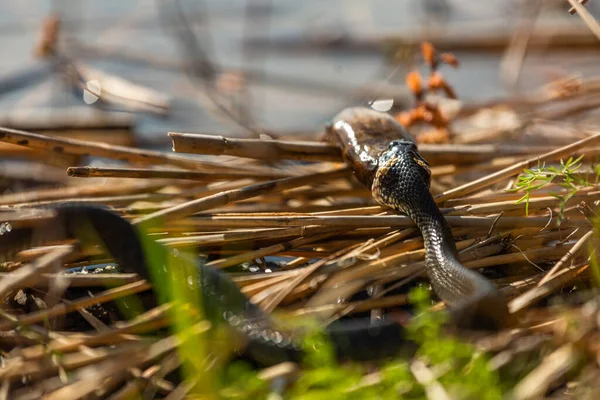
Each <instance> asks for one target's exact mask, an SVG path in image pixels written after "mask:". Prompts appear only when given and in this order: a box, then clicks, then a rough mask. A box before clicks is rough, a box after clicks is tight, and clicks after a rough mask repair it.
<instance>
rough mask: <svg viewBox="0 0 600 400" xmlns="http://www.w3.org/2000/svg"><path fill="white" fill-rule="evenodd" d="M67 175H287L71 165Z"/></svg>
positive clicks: (199, 177)
mask: <svg viewBox="0 0 600 400" xmlns="http://www.w3.org/2000/svg"><path fill="white" fill-rule="evenodd" d="M67 175H68V176H70V177H74V178H135V179H156V178H161V179H189V180H197V181H211V180H212V181H218V180H226V179H240V178H276V177H282V176H286V174H282V173H277V172H276V171H273V172H271V173H268V174H265V173H262V172H260V173H257V172H253V171H244V170H239V171H235V170H233V171H226V172H225V171H224V172H214V171H213V172H197V171H188V170H184V169H144V168H107V167H69V168H67Z"/></svg>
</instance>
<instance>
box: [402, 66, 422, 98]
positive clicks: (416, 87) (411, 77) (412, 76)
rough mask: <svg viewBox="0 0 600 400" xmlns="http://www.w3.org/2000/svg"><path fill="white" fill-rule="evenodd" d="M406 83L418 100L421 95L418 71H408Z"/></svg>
mask: <svg viewBox="0 0 600 400" xmlns="http://www.w3.org/2000/svg"><path fill="white" fill-rule="evenodd" d="M406 85H407V86H408V88H409V89H410V91H411V92H412V93H413V94H414V95H415V97H417V99H418V100H420V98H421V96H422V90H423V88H422V86H421V74H419V72H418V71H413V72H409V73H408V74H407V75H406Z"/></svg>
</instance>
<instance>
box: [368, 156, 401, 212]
mask: <svg viewBox="0 0 600 400" xmlns="http://www.w3.org/2000/svg"><path fill="white" fill-rule="evenodd" d="M398 161H399V158H398V156H397V155H396V156H393V157H391V158H390V159H388V160H387V161H386V162H385V164H383V165H380V166H379V168H377V172H376V173H375V179H373V185H372V186H371V194H372V196H373V198H374V199H375V201H376V202H377V203H379V204H381V205H383V206H386V207H391V208H394V209H398V207H399V205H398V204H397V202H396V201H395V200H394V199H393V198H392V197H390V193H385V192H382V191H381V185H380V182H381V180H382V179H383V177H384V176H385V175H387V173H388V171H389V170H390V168H392V167H393V166H394V165H395V164H396V163H398Z"/></svg>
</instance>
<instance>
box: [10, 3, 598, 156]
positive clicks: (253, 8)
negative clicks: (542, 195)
mask: <svg viewBox="0 0 600 400" xmlns="http://www.w3.org/2000/svg"><path fill="white" fill-rule="evenodd" d="M586 7H587V9H588V10H589V11H590V13H592V14H593V15H598V8H599V7H598V5H597V4H595V2H594V1H590V2H589V3H588V4H586ZM569 8H570V5H569V3H568V1H566V0H564V1H563V0H544V1H540V0H535V1H517V0H513V1H507V0H500V1H491V0H490V1H485V2H481V1H478V0H397V1H381V0H378V1H361V0H344V1H341V0H340V1H303V2H298V1H269V0H247V1H225V0H220V1H215V0H205V1H199V0H197V1H191V0H190V1H183V0H181V1H151V0H131V1H119V0H105V1H102V2H98V1H89V0H77V1H75V0H71V1H68V0H54V1H36V0H26V1H18V2H16V1H9V0H3V1H1V2H0V49H2V50H1V52H2V57H0V125H4V126H12V127H16V128H23V129H32V130H33V129H37V130H38V131H47V129H52V128H57V127H60V126H61V123H63V124H62V126H64V120H65V119H66V120H70V119H74V120H80V118H79V117H78V116H80V117H81V118H86V116H87V119H88V121H89V118H90V117H89V113H91V112H93V113H95V116H96V117H98V118H100V119H101V120H102V121H105V122H104V123H105V124H108V125H111V124H112V125H115V124H116V125H123V124H124V125H126V126H127V131H128V132H134V138H135V144H137V145H142V146H146V147H161V148H168V147H169V145H170V143H169V140H168V136H167V135H166V133H167V132H168V131H179V132H196V133H209V134H211V133H215V134H222V135H227V136H237V137H244V136H248V135H250V136H256V135H260V134H261V133H262V134H265V133H266V134H270V135H272V136H289V135H293V136H296V137H299V138H300V137H301V138H314V137H316V133H317V132H318V131H319V130H320V129H321V127H322V126H323V124H324V123H325V122H326V121H328V120H329V119H330V118H331V117H332V116H333V115H334V114H335V113H336V112H338V111H339V110H340V109H342V108H344V107H346V106H349V105H357V104H362V105H365V104H370V103H372V102H373V101H375V100H384V101H387V102H384V107H386V106H385V104H387V105H388V106H387V107H390V106H392V105H393V107H394V108H396V109H399V110H401V109H403V108H406V107H409V106H410V105H411V101H412V100H411V97H410V96H409V94H408V93H407V90H406V87H405V83H404V79H405V74H406V73H407V72H408V71H410V70H411V69H414V68H419V66H420V65H422V62H421V60H420V59H419V58H420V54H419V45H420V43H421V42H422V41H423V40H430V41H431V42H432V43H433V44H434V46H436V48H437V49H439V50H440V51H452V52H454V54H455V55H456V56H457V58H458V59H459V60H460V62H461V65H460V67H459V68H457V69H452V68H446V69H444V76H445V77H446V79H447V80H448V81H449V82H451V83H452V85H453V86H454V88H455V90H456V92H457V95H458V98H459V99H460V101H461V102H462V104H467V103H476V102H482V101H487V100H490V99H496V98H500V97H506V96H515V95H519V94H523V93H527V92H528V91H530V90H532V89H534V88H536V87H539V86H540V85H543V84H545V83H547V82H549V81H551V80H553V79H557V78H565V77H567V76H569V75H571V74H574V73H576V74H580V75H581V76H584V77H586V76H593V75H594V73H595V68H596V66H597V65H598V61H600V57H599V56H598V52H597V49H598V43H599V42H598V39H597V38H596V37H595V36H594V35H593V33H592V32H591V31H590V29H589V28H588V27H587V26H585V24H584V23H583V22H582V20H581V18H579V16H577V15H571V14H570V13H569V12H568V10H569ZM53 17H59V20H60V23H59V27H58V28H57V30H58V32H59V34H58V35H56V37H55V38H54V39H55V41H56V43H54V44H53V45H52V46H54V47H53V48H55V49H57V50H56V52H55V53H52V52H47V53H46V55H45V56H44V55H43V51H42V52H41V53H40V50H39V49H40V46H42V44H40V43H44V40H45V39H48V38H47V37H46V38H45V39H44V35H46V36H48V30H47V29H48V27H47V28H46V31H44V28H43V27H44V24H45V23H46V24H48V23H49V22H48V19H49V18H53ZM44 32H45V33H44ZM50 36H52V35H50ZM50 42H52V40H50ZM46 45H47V43H46ZM36 49H37V50H36ZM36 52H37V55H36ZM50 53H52V54H54V55H58V57H51V56H48V54H50ZM65 60H67V63H72V64H66V63H65V62H64V61H65ZM65 65H71V66H73V67H76V68H77V70H76V73H75V74H72V73H69V71H67V73H66V74H65V68H66V67H65ZM70 72H73V71H72V70H71V71H70ZM99 74H100V75H99ZM73 75H75V76H76V78H75V80H74V79H73ZM98 76H102V77H103V79H111V78H116V79H121V80H123V79H124V80H125V81H126V85H125V87H126V88H125V89H123V91H124V92H127V93H129V92H128V91H129V90H130V89H131V88H130V87H127V85H128V84H133V85H141V86H143V87H144V88H147V89H151V90H152V92H151V93H150V94H148V93H145V94H144V93H142V95H143V96H150V97H151V100H149V102H150V103H152V104H150V105H148V104H145V103H144V101H142V103H144V105H143V106H140V100H139V99H135V96H139V95H140V94H139V93H137V94H133V96H134V99H133V100H132V102H128V101H127V100H128V96H129V95H128V94H124V95H123V97H121V98H119V93H117V95H116V97H117V99H116V100H115V98H114V97H113V98H112V99H107V101H95V100H97V96H95V95H94V93H95V94H98V93H96V92H95V90H94V88H96V89H98V88H97V86H98V84H100V85H101V86H102V85H104V81H103V79H98ZM90 82H91V83H90ZM99 82H100V83H99ZM121 83H122V82H121ZM100 88H101V89H106V90H109V91H110V90H111V89H110V88H108V87H107V88H102V87H100ZM121 89H122V88H121V87H120V86H118V84H117V87H116V89H115V91H116V92H120V91H121ZM133 89H134V90H133V91H134V92H135V91H136V90H135V89H137V87H133ZM86 92H88V93H87V94H86ZM113 94H114V93H113ZM100 100H103V99H100ZM129 100H131V99H129ZM389 100H393V103H392V102H390V101H389ZM101 111H105V112H107V113H113V112H115V111H118V112H120V113H119V114H114V113H113V114H110V115H109V114H102V115H100V114H99V113H100V112H101ZM122 113H125V114H122ZM119 118H121V119H119ZM115 119H117V120H118V121H120V122H114V121H115ZM107 121H108V122H107ZM111 121H112V122H111ZM71 122H72V121H71ZM54 125H56V126H54ZM129 128H131V129H129ZM114 143H117V144H132V143H131V142H129V139H116V136H115V139H114Z"/></svg>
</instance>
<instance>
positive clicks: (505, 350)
mask: <svg viewBox="0 0 600 400" xmlns="http://www.w3.org/2000/svg"><path fill="white" fill-rule="evenodd" d="M544 105H545V104H544ZM170 136H171V139H172V140H173V148H174V150H175V151H176V152H178V153H186V154H181V155H176V154H171V153H169V152H157V151H146V150H141V149H133V148H127V147H119V146H111V145H105V144H98V143H91V142H84V141H78V140H74V139H66V138H56V137H49V136H44V135H40V134H35V133H29V132H23V131H18V130H12V129H4V128H2V129H0V140H1V141H3V142H6V143H10V144H14V145H18V146H21V147H25V148H30V149H35V150H38V151H44V152H49V153H54V154H55V155H57V156H58V157H62V156H64V157H71V156H73V155H86V156H87V155H89V156H96V157H102V158H103V159H108V160H113V161H117V160H118V161H125V162H126V164H125V165H124V164H118V165H117V164H115V165H117V166H114V167H113V166H110V167H109V166H107V167H93V166H73V167H71V168H69V169H68V170H67V174H68V176H69V177H70V178H69V179H68V180H66V181H64V184H63V185H64V186H62V187H60V188H58V189H57V188H48V187H45V188H39V189H33V190H25V191H21V192H15V193H5V194H3V195H1V196H0V204H1V205H2V206H4V208H3V209H2V211H1V212H2V215H3V222H4V223H5V224H7V226H8V224H9V225H10V226H11V227H12V228H13V229H17V228H20V227H21V228H22V227H27V226H29V227H35V226H36V224H41V223H43V222H44V221H47V219H48V218H51V215H50V213H48V212H43V211H39V210H38V209H36V208H35V206H37V205H47V204H52V203H60V202H64V201H67V200H69V201H91V202H97V203H102V204H106V205H109V206H111V207H112V208H113V209H114V210H116V211H118V212H119V213H121V214H122V215H123V216H124V217H125V218H128V219H129V220H131V222H132V223H133V224H139V223H141V222H148V221H152V220H161V221H163V222H164V225H162V226H161V227H160V228H157V229H156V230H155V232H153V235H154V236H155V239H157V240H158V241H159V242H161V243H162V244H164V245H166V246H171V247H176V248H191V249H194V251H196V252H197V253H198V254H199V255H200V254H201V255H203V256H207V257H209V261H208V265H209V266H211V267H213V268H220V269H224V270H226V271H227V270H228V269H232V271H233V272H232V274H233V275H232V276H233V279H234V281H235V282H236V283H238V284H239V285H240V287H241V288H242V291H243V292H244V293H245V294H246V295H248V296H249V297H250V298H251V300H252V301H253V302H255V303H257V304H259V305H260V306H261V307H263V308H264V309H265V310H269V311H285V312H288V313H291V314H293V315H303V316H306V315H309V316H313V317H317V318H319V319H320V320H321V321H331V320H333V319H335V318H339V317H340V316H344V315H349V314H356V313H371V314H372V315H374V316H375V315H381V314H382V313H386V312H388V311H393V310H397V309H401V308H402V307H403V306H404V305H406V304H407V295H406V290H407V288H408V287H410V285H412V283H413V282H414V281H423V280H424V279H426V275H424V270H423V256H424V251H423V242H422V239H421V237H420V234H419V232H418V230H416V229H415V228H414V226H413V223H412V221H411V220H410V219H408V218H407V217H405V216H402V215H396V214H394V213H393V212H391V211H390V210H386V209H384V208H382V207H380V206H377V205H376V204H375V203H374V201H373V199H372V198H371V196H370V193H369V191H368V190H366V189H365V188H363V187H361V186H359V184H358V183H357V182H356V181H355V180H354V178H353V177H352V175H351V173H350V171H349V170H348V168H347V167H346V166H345V165H344V164H343V162H342V161H341V158H340V154H339V151H338V150H337V149H336V148H335V147H333V146H331V145H329V144H324V143H318V142H297V141H286V140H267V141H266V140H253V139H230V138H222V137H215V136H209V135H198V134H182V133H170ZM599 144H600V133H594V132H589V133H586V134H585V135H584V137H583V138H580V139H578V140H574V141H572V143H570V144H568V145H565V146H561V147H558V148H555V149H549V148H548V147H551V146H544V147H540V146H534V145H529V144H519V143H516V144H513V145H511V146H506V145H497V144H494V143H493V142H492V141H490V143H489V144H453V143H450V144H446V145H435V144H431V145H422V147H421V152H422V154H423V155H424V156H425V157H426V158H427V159H428V161H430V162H431V164H432V165H434V167H433V179H434V184H433V185H432V190H433V191H434V193H435V198H436V199H437V201H438V202H439V204H440V206H441V207H442V210H443V211H444V212H445V214H446V216H447V219H448V222H449V223H450V225H451V226H452V229H453V232H454V234H455V238H456V241H457V245H458V248H459V250H460V254H461V259H462V261H463V262H464V263H465V265H466V266H468V267H470V268H477V269H479V270H481V271H482V272H483V273H485V274H486V275H487V276H488V277H490V278H491V279H492V280H493V281H494V282H495V283H496V284H497V285H498V286H499V287H500V288H501V290H502V291H503V292H504V293H505V294H506V296H507V297H508V298H509V299H510V309H511V312H513V313H516V314H518V315H520V316H521V317H522V321H525V322H524V323H523V324H522V326H520V327H519V328H517V329H515V330H512V331H510V332H503V333H502V334H500V335H498V336H497V337H496V340H491V339H490V338H486V340H487V341H481V343H482V345H484V344H485V346H487V347H486V348H487V349H488V350H490V351H493V352H496V353H498V354H502V355H503V357H504V358H502V360H503V361H502V362H500V361H497V362H498V363H500V364H506V363H508V362H509V359H510V358H511V357H514V356H515V354H516V353H518V352H517V350H515V349H514V347H515V346H516V345H515V341H517V340H518V339H522V338H524V337H531V336H532V335H535V334H538V335H539V333H540V332H545V333H555V335H554V336H555V338H558V337H560V338H561V339H560V340H558V341H557V344H556V345H555V346H556V347H555V348H556V351H555V352H554V353H553V354H551V355H549V356H548V357H555V358H557V359H559V361H556V363H551V364H549V363H545V362H540V364H539V365H540V366H539V367H538V368H537V369H535V370H534V372H532V373H531V374H530V375H528V376H526V377H524V379H523V381H522V384H521V387H519V388H518V390H520V391H521V392H519V393H522V396H521V398H529V397H528V396H529V392H530V391H531V390H533V389H531V387H530V386H528V385H531V384H530V383H528V382H530V381H533V382H535V387H536V390H542V389H539V388H540V387H546V388H548V387H550V386H551V385H553V384H554V382H555V380H556V379H559V378H560V377H562V376H563V373H565V372H566V371H568V370H570V369H571V368H572V367H574V366H575V365H576V360H579V359H580V357H582V356H593V357H596V356H597V355H598V354H597V349H596V348H595V347H594V346H592V345H591V344H590V342H586V343H588V344H587V345H584V346H576V345H575V344H574V342H573V341H572V338H567V337H566V336H565V335H562V336H561V335H558V333H556V332H557V330H558V329H559V328H560V326H562V325H561V324H564V323H565V318H563V317H561V316H560V314H556V313H552V312H550V311H549V309H548V308H547V306H546V304H548V302H549V301H550V302H551V301H552V300H556V299H561V300H564V299H565V297H566V296H568V295H569V293H571V292H575V293H577V292H579V291H581V289H582V288H586V287H588V286H590V281H591V279H592V277H593V276H594V274H595V272H594V271H595V270H594V269H593V266H592V261H591V260H590V258H589V257H588V255H589V253H588V250H589V245H590V244H592V243H595V241H594V237H593V233H592V232H593V224H594V216H595V212H596V211H595V204H596V202H597V201H598V200H600V190H598V187H597V186H596V185H590V186H589V187H586V188H581V190H579V191H578V192H577V193H576V194H575V195H573V196H572V197H570V199H568V201H567V202H566V203H565V204H563V205H562V206H563V209H564V215H563V216H560V217H559V210H560V208H561V204H560V199H559V198H557V197H556V196H555V195H553V194H552V193H553V192H559V193H560V191H561V190H564V189H563V188H561V187H560V186H558V185H557V184H550V185H548V186H546V187H544V188H543V189H540V190H537V191H533V192H532V193H531V196H530V199H529V205H528V213H527V214H526V207H525V204H523V203H516V200H518V199H519V198H520V197H521V196H522V193H512V192H507V191H506V190H505V189H507V188H509V187H511V186H512V183H513V182H514V181H515V178H516V177H517V176H518V175H519V174H521V173H522V172H523V170H524V169H526V168H534V167H537V166H538V163H540V162H543V163H548V164H550V163H556V162H557V161H559V160H561V159H566V158H568V157H570V156H576V155H578V154H584V155H585V157H584V164H583V166H582V168H588V167H589V166H590V165H591V164H590V161H593V159H594V158H593V156H592V155H593V154H595V151H596V147H595V146H597V145H599ZM187 153H195V154H200V153H202V154H204V155H207V154H208V155H213V156H218V157H217V158H216V161H215V159H214V158H213V159H212V160H208V158H207V157H202V156H201V157H195V156H194V157H193V156H190V155H188V154H187ZM221 160H223V161H221ZM224 160H226V161H224ZM298 160H300V161H302V162H297V161H298ZM82 178H83V179H82ZM557 183H558V182H557ZM8 237H9V236H7V238H8ZM5 261H6V262H5V264H4V272H2V273H1V279H0V294H2V297H3V299H4V303H3V304H4V307H3V310H2V312H1V317H0V319H1V321H0V331H1V335H2V347H3V349H2V350H3V352H4V353H3V364H2V367H1V368H0V376H1V377H2V382H3V383H2V394H3V396H4V398H37V397H39V396H41V395H42V394H44V395H45V396H46V398H61V399H67V398H81V397H85V396H88V397H110V398H114V399H121V398H128V397H129V396H130V395H132V394H136V393H137V394H141V393H144V394H146V395H147V394H150V393H157V394H160V395H164V396H167V398H180V397H181V396H182V393H185V387H184V386H182V387H177V384H176V383H175V381H173V380H170V379H167V378H166V377H167V376H170V375H169V374H170V373H171V372H172V371H173V370H175V369H177V368H178V366H179V359H178V356H177V351H176V348H177V346H178V345H179V339H178V338H177V337H175V336H169V335H167V334H164V333H163V334H161V333H159V332H162V331H159V330H160V328H164V327H165V326H167V325H168V324H169V320H168V318H167V310H168V308H169V307H170V305H169V304H163V305H161V306H159V307H157V308H155V309H152V310H150V311H148V312H147V313H145V314H143V315H142V316H140V317H138V318H137V319H135V320H132V321H117V320H113V319H111V318H110V317H106V315H104V316H102V315H100V316H99V315H96V314H97V311H98V307H99V308H100V309H102V306H101V305H102V304H105V303H109V302H112V301H114V300H116V299H119V298H123V297H125V296H128V295H131V294H136V293H141V292H143V291H146V290H148V288H149V287H150V285H149V284H148V283H146V282H144V281H139V280H138V278H137V277H136V276H135V275H132V274H118V273H101V274H92V273H90V274H70V275H67V274H65V273H64V270H65V268H71V267H82V266H87V265H94V264H98V263H100V262H109V261H110V260H107V259H106V256H105V255H102V254H89V253H81V251H80V250H79V249H78V248H77V247H76V246H74V245H73V244H72V243H56V244H49V245H47V246H45V247H37V248H28V249H23V250H22V251H21V252H19V253H18V254H17V255H16V256H15V257H14V258H12V259H9V260H5ZM86 287H96V288H97V287H108V289H106V290H104V291H100V292H98V291H96V292H94V294H93V295H90V294H88V293H86V291H85V289H80V288H86ZM67 288H68V289H69V290H73V289H75V288H78V289H80V292H78V293H80V294H81V297H80V298H75V299H70V300H67V299H66V298H64V297H63V296H62V294H63V293H65V291H66V290H67ZM367 288H371V289H374V290H369V291H368V293H370V295H368V296H366V297H365V296H364V295H363V296H358V297H357V296H356V295H357V294H360V293H364V290H365V289H367ZM575 289H579V290H575ZM90 293H91V292H90ZM596 307H597V306H596ZM570 309H572V311H571V313H584V314H585V315H584V316H583V317H581V318H583V319H585V320H590V318H592V314H593V315H597V314H598V311H597V309H596V308H593V307H591V306H590V305H589V304H588V305H586V306H584V307H583V308H579V307H574V306H572V307H570ZM590 313H592V314H590ZM76 314H79V315H80V316H81V317H82V318H81V317H78V318H73V317H70V316H71V315H76ZM590 324H592V325H593V324H594V323H592V322H590ZM586 327H587V328H586V330H585V332H584V333H581V335H585V337H590V336H597V335H598V331H597V327H593V326H591V325H589V324H588V325H586ZM195 329H197V330H198V331H199V332H200V331H202V330H204V329H206V327H205V326H202V325H201V326H197V327H195ZM152 332H154V334H152V335H150V336H147V335H143V336H142V334H147V333H152ZM582 337H583V336H582ZM498 338H503V339H498ZM507 338H508V339H507ZM578 340H579V342H581V341H582V340H583V339H581V338H580V339H578ZM579 342H578V343H579ZM490 343H492V344H490ZM582 354H583V355H582ZM507 359H508V360H507ZM498 360H499V358H498ZM548 369H549V370H548ZM540 375H541V376H542V378H540V377H539V376H540ZM540 382H543V385H545V386H543V385H542V386H539V385H540ZM182 385H183V384H182ZM536 393H537V392H536Z"/></svg>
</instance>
